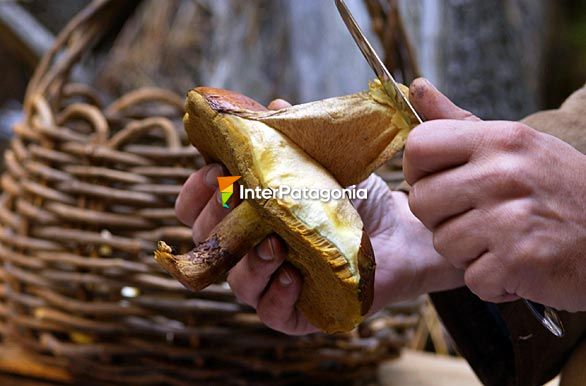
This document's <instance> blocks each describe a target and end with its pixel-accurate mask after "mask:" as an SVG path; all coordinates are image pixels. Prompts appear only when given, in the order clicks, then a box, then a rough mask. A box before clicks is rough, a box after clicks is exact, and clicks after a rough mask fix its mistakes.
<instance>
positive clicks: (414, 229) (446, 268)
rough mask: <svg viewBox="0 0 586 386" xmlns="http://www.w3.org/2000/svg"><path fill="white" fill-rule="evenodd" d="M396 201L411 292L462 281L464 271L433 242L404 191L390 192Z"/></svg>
mask: <svg viewBox="0 0 586 386" xmlns="http://www.w3.org/2000/svg"><path fill="white" fill-rule="evenodd" d="M393 195H394V198H395V201H396V203H397V211H398V213H397V215H398V221H397V224H399V226H398V229H397V231H399V233H400V234H401V240H400V241H399V242H400V243H401V245H402V246H403V248H402V254H403V256H402V260H404V262H405V263H406V264H410V265H411V266H412V269H411V272H412V274H411V276H412V278H411V285H410V287H411V288H410V292H412V294H413V295H414V296H417V295H420V294H424V293H430V292H438V291H445V290H449V289H453V288H458V287H461V286H463V285H464V271H463V270H460V269H457V268H455V267H453V266H452V265H451V264H450V263H449V262H448V261H447V260H446V259H445V258H444V257H442V256H441V255H440V254H439V253H438V252H437V251H436V250H435V248H434V246H433V235H432V233H431V231H429V229H427V228H426V227H425V226H424V225H423V224H422V223H421V221H419V220H418V219H417V218H416V217H415V215H413V213H412V212H411V210H410V209H409V204H408V201H407V195H406V194H405V193H404V192H393Z"/></svg>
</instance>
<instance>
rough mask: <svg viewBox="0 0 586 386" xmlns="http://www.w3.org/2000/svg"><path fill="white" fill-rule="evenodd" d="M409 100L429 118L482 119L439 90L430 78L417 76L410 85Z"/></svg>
mask: <svg viewBox="0 0 586 386" xmlns="http://www.w3.org/2000/svg"><path fill="white" fill-rule="evenodd" d="M409 101H410V102H411V103H412V104H413V107H415V110H417V112H419V113H420V114H421V115H423V116H424V117H425V119H427V120H432V119H456V120H461V121H480V118H478V117H477V116H476V115H474V114H472V113H471V112H469V111H466V110H464V109H461V108H459V107H458V106H456V105H455V104H453V103H452V101H451V100H449V99H448V97H446V96H445V95H444V94H442V93H441V92H439V91H438V89H437V88H435V87H434V86H433V85H432V84H431V83H430V82H429V80H427V79H425V78H417V79H415V80H414V81H413V83H411V86H410V87H409Z"/></svg>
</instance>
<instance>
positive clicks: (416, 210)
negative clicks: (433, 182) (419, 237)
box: [407, 183, 425, 219]
mask: <svg viewBox="0 0 586 386" xmlns="http://www.w3.org/2000/svg"><path fill="white" fill-rule="evenodd" d="M424 196H425V194H424V189H423V185H421V184H420V183H417V184H414V185H413V186H412V187H411V191H410V192H409V196H408V198H407V201H408V203H409V208H410V209H411V212H412V213H413V214H414V215H415V217H417V218H419V219H421V218H422V217H423V215H424V214H425V208H424V207H425V199H424Z"/></svg>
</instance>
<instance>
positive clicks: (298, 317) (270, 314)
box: [256, 265, 317, 335]
mask: <svg viewBox="0 0 586 386" xmlns="http://www.w3.org/2000/svg"><path fill="white" fill-rule="evenodd" d="M301 284H302V283H301V276H300V275H299V273H298V272H297V271H296V270H295V269H293V268H292V267H291V266H287V265H284V266H282V267H281V268H279V270H278V271H277V273H276V274H275V277H274V279H273V280H272V281H271V283H270V285H269V288H268V289H267V291H266V293H264V294H263V295H262V296H261V298H260V300H259V302H258V306H257V309H256V312H257V313H258V316H259V318H260V320H261V321H262V322H263V323H264V324H266V325H267V326H269V327H270V328H272V329H274V330H277V331H281V332H284V333H286V334H293V335H302V334H308V333H311V332H315V331H317V330H316V328H315V327H313V326H312V325H311V324H310V323H309V322H308V321H307V319H305V317H304V316H303V315H302V314H301V312H299V311H298V310H297V309H296V308H295V303H297V299H298V298H299V294H300V292H301Z"/></svg>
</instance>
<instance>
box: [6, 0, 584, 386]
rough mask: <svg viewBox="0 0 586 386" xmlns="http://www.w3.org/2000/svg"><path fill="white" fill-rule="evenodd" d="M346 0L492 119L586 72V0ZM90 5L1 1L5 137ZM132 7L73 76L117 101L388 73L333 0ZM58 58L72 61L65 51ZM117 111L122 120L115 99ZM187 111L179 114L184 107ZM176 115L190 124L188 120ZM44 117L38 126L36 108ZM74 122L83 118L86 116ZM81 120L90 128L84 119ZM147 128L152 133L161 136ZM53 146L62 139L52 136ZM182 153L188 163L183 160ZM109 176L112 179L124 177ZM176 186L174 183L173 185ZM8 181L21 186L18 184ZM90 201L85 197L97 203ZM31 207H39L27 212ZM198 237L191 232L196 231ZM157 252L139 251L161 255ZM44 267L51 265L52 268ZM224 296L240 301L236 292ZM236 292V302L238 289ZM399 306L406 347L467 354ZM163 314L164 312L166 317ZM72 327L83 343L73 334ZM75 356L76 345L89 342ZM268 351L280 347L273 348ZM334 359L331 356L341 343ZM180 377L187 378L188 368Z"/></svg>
mask: <svg viewBox="0 0 586 386" xmlns="http://www.w3.org/2000/svg"><path fill="white" fill-rule="evenodd" d="M346 1H347V3H348V5H349V7H350V9H351V11H352V13H353V14H354V15H355V17H356V18H357V20H358V22H359V23H360V25H361V26H362V27H363V30H364V31H365V32H366V33H367V36H368V38H369V40H370V41H371V42H372V43H374V45H375V46H376V49H377V51H378V52H379V53H381V55H382V56H383V57H384V61H385V63H386V65H387V66H388V68H389V69H390V70H391V71H392V72H393V73H394V75H395V76H396V78H397V79H398V80H399V81H401V82H403V83H405V84H408V83H410V82H411V81H412V80H413V79H414V78H415V77H417V76H425V77H427V78H429V79H430V80H431V81H432V82H433V83H434V84H435V85H436V86H437V87H438V88H439V89H440V90H441V91H443V92H444V93H445V94H447V95H448V96H449V97H450V98H451V99H453V100H454V101H455V102H456V103H457V104H459V105H461V106H462V107H464V108H466V109H468V110H470V111H472V112H473V113H475V114H476V115H478V116H480V117H482V118H485V119H513V120H515V119H521V118H522V117H524V116H526V115H528V114H531V113H533V112H535V111H538V110H542V109H550V108H556V107H558V106H559V105H560V103H562V102H563V100H564V99H565V98H566V97H567V96H568V95H570V94H571V93H572V92H573V91H574V90H576V89H578V88H579V87H581V86H583V85H584V83H585V82H586V0H564V1H554V0H506V1H505V0H346ZM89 3H90V1H88V0H60V1H54V0H23V1H11V0H0V58H1V60H0V74H1V77H0V145H1V147H2V149H4V148H6V147H7V146H8V143H9V141H10V139H11V138H12V137H13V134H12V127H13V125H14V124H15V123H17V122H20V121H21V120H22V119H23V114H22V102H23V99H24V97H25V91H26V87H27V83H28V82H29V80H30V78H31V76H32V74H33V71H34V70H35V68H36V67H37V66H38V65H39V62H40V61H41V58H42V56H43V55H44V54H45V53H46V52H47V51H48V50H50V49H51V47H52V46H53V44H54V43H55V39H56V36H57V34H58V33H59V31H61V30H62V29H63V28H64V27H65V25H66V24H67V22H68V21H69V20H70V19H71V18H73V17H74V16H75V15H76V14H78V13H79V12H80V11H81V10H82V9H83V8H84V7H85V6H87V5H88V4H89ZM119 8H120V14H119V15H118V17H117V21H116V23H114V24H115V25H114V28H111V29H109V30H108V33H107V34H106V36H105V38H104V39H102V40H101V41H100V44H98V45H97V46H96V47H95V49H94V50H93V51H92V52H85V53H84V55H83V58H82V60H81V63H80V65H76V66H75V68H74V70H73V72H72V74H71V79H67V81H70V80H71V81H75V82H81V83H85V84H92V87H93V88H94V90H95V92H96V94H98V96H99V98H100V99H101V100H102V101H105V102H110V101H112V100H114V99H116V98H118V97H119V96H121V95H124V94H127V93H129V92H132V91H133V90H135V89H137V88H140V87H145V86H156V87H160V88H165V89H169V90H171V91H173V92H174V93H177V94H178V95H181V96H182V95H184V94H185V93H186V91H187V90H189V89H191V88H192V87H195V86H198V85H206V86H213V87H223V88H228V89H233V90H235V91H238V92H240V93H243V94H246V95H249V96H251V97H253V98H255V99H257V100H259V101H260V102H262V103H265V104H267V103H268V102H269V101H270V100H272V99H274V98H277V97H279V98H284V99H287V100H289V101H290V102H291V103H303V102H308V101H312V100H318V99H323V98H327V97H331V96H338V95H342V94H348V93H352V92H356V91H360V90H362V89H365V88H366V87H367V83H368V81H369V80H371V79H372V78H373V77H374V74H373V73H372V71H371V69H370V68H369V66H368V65H367V63H366V61H365V60H364V58H363V57H362V56H361V54H360V52H359V51H358V49H357V47H356V46H355V44H354V42H353V40H352V39H351V37H350V35H349V33H348V32H347V31H346V28H345V27H344V25H343V23H342V21H341V19H340V18H339V16H338V13H337V11H336V9H335V6H334V2H333V1H330V0H319V1H317V0H247V1H241V0H166V1H160V0H142V1H127V2H125V3H124V5H123V6H120V7H119ZM66 48H67V47H66ZM63 51H64V52H65V51H67V50H66V49H64V50H63ZM61 55H64V54H63V53H61ZM55 62H56V63H58V62H59V55H57V59H56V60H55ZM179 100H181V99H180V98H179ZM49 102H51V103H53V102H54V101H51V100H49ZM59 103H61V101H56V102H55V103H53V104H54V106H52V107H54V108H55V110H56V111H57V112H59V109H61V108H62V107H63V106H61V105H59ZM104 105H105V106H106V105H107V103H105V104H104ZM103 110H105V111H102V112H104V115H105V116H106V118H107V119H108V121H109V122H110V119H111V118H112V117H110V116H109V115H108V109H103ZM150 113H152V114H153V115H156V114H155V112H151V111H148V112H147V113H145V116H146V115H148V114H150ZM175 115H176V116H175V118H174V119H175V121H178V120H177V119H176V118H177V117H178V116H179V114H175ZM135 118H136V117H134V116H130V115H129V116H125V119H135ZM118 121H121V119H120V117H116V116H114V117H113V118H112V122H118ZM175 121H174V123H175V124H176V126H177V127H178V130H179V131H182V130H181V129H180V126H181V124H180V122H175ZM31 122H32V123H33V125H34V120H31ZM71 127H72V129H74V130H75V129H77V128H76V125H75V124H72V126H71ZM113 127H115V125H114V124H112V128H113ZM79 132H81V133H83V134H87V132H84V131H83V130H81V129H79ZM24 133H25V134H26V132H24ZM21 134H22V133H21ZM25 134H23V138H24V137H26V135H25ZM72 138H74V139H75V138H77V137H75V136H74V137H72ZM61 139H62V138H61ZM66 139H67V138H66ZM146 139H147V140H145V141H144V142H145V143H146V142H150V141H151V140H152V138H151V137H148V138H146ZM27 140H28V139H27ZM159 140H160V137H159ZM183 140H184V138H183ZM55 143H57V144H59V141H55ZM42 144H43V146H46V147H47V148H51V149H53V145H54V143H53V142H51V141H48V142H43V143H42ZM185 145H186V144H185ZM56 146H57V145H56ZM58 146H61V145H58ZM58 146H57V147H58ZM186 147H188V150H192V149H191V147H189V146H187V145H186ZM62 148H63V149H65V150H63V151H64V152H65V153H67V151H69V150H67V149H68V148H67V146H63V147H62ZM14 149H15V151H16V150H18V148H17V147H15V148H14ZM138 150H141V149H138ZM138 150H137V149H136V148H135V149H134V150H129V152H130V153H132V151H135V152H138ZM141 151H142V150H141ZM136 154H141V155H143V156H146V155H145V154H147V153H144V152H143V153H140V152H138V153H136ZM149 154H150V153H149ZM180 156H181V157H184V158H185V159H186V160H187V161H186V162H185V165H188V166H189V167H193V166H194V165H193V162H192V158H193V154H192V153H189V152H184V153H181V155H178V156H177V157H178V158H179V157H180ZM153 157H154V161H155V163H156V164H157V165H159V163H160V162H161V161H160V158H156V157H160V154H159V153H157V154H155V155H154V156H153ZM82 158H83V157H82ZM76 160H78V159H76ZM80 160H81V161H80V162H81V163H83V164H84V166H87V165H93V164H91V162H93V161H92V160H86V159H81V158H80ZM2 162H3V161H2ZM51 162H54V160H51ZM68 162H70V161H68ZM100 162H101V161H100ZM190 162H191V163H190ZM100 165H101V164H100ZM170 165H172V166H173V167H176V160H175V159H174V160H173V162H171V163H170ZM52 166H54V167H55V168H58V167H59V166H55V165H52ZM197 166H199V165H197ZM112 168H114V169H115V167H114V166H113V167H112ZM65 169H67V168H65ZM188 172H189V170H187V173H186V175H188ZM381 173H385V174H384V175H383V177H384V178H385V179H386V180H387V181H389V183H391V184H392V183H396V182H398V181H400V179H401V172H400V159H396V160H394V161H393V162H391V163H390V165H388V167H386V168H385V169H384V170H381ZM32 174H34V173H32ZM178 174H180V173H178ZM184 174H185V173H184ZM164 177H166V176H164ZM179 177H181V178H184V177H185V175H180V176H179ZM179 177H178V180H177V181H179V179H180V178H179ZM92 178H93V177H92ZM149 178H150V177H149ZM49 181H51V180H50V179H49ZM91 181H94V180H91ZM161 181H162V182H160V183H161V184H163V183H169V181H167V180H163V179H162V180H161ZM177 181H174V183H175V182H177ZM94 182H95V181H94ZM179 182H181V181H179ZM104 185H106V186H108V187H111V186H112V184H111V182H110V181H108V182H105V183H104ZM59 186H60V185H59ZM149 187H150V186H149ZM133 188H134V186H133ZM174 188H176V187H174ZM176 191H177V189H175V190H169V192H170V193H168V194H169V196H172V195H173V194H175V193H176ZM8 193H10V194H13V195H14V196H18V194H17V193H18V192H17V193H13V192H8ZM35 194H36V193H35ZM84 194H85V193H84ZM31 197H32V198H31V202H34V203H35V205H42V204H39V203H40V202H42V201H41V200H38V199H37V198H38V197H36V196H34V195H32V196H31ZM84 200H85V196H84ZM5 201H6V202H9V200H5ZM82 201H83V200H80V201H79V202H82ZM170 201H172V200H170ZM83 202H84V203H83V204H79V205H80V206H83V205H86V204H85V201H83ZM89 202H91V201H89ZM9 203H10V202H9ZM10 205H12V204H10ZM10 205H8V206H10ZM170 205H172V204H170ZM98 207H99V208H102V209H100V210H105V209H103V208H104V207H101V206H98ZM105 208H107V206H105ZM11 210H13V211H14V212H17V213H18V212H19V211H23V210H22V209H18V208H17V209H14V208H12V209H11ZM23 212H24V211H23ZM26 216H29V214H28V213H25V214H24V217H26ZM167 220H168V219H167ZM15 222H16V221H15ZM72 224H73V225H71V227H72V228H75V226H78V225H79V224H78V222H77V219H75V221H74V222H73V223H72ZM15 228H17V227H15ZM96 229H98V228H96ZM84 230H86V228H84ZM98 230H100V229H98ZM110 230H111V229H110ZM124 232H125V231H124ZM121 234H123V233H122V231H121ZM189 235H190V234H189V232H188V235H187V239H189V238H190V237H189ZM51 237H52V235H49V236H47V238H49V239H50V238H51ZM144 237H145V239H148V238H147V236H144ZM149 237H150V236H149ZM153 237H155V236H153ZM157 237H158V236H157ZM148 241H149V242H150V240H148ZM149 245H150V244H149ZM67 247H68V248H70V246H69V245H68V246H67ZM71 249H73V247H71ZM147 249H148V248H147ZM148 253H150V250H149V251H148ZM148 253H145V255H144V256H139V259H138V260H140V258H144V260H145V261H150V260H151V257H150V255H148ZM128 256H130V257H129V258H128V259H134V258H135V257H136V256H134V255H132V254H129V255H127V256H126V257H128ZM126 257H125V258H126ZM31 264H32V263H31ZM29 268H30V267H29ZM44 268H45V267H44V266H43V267H41V268H39V270H38V271H39V272H40V274H42V271H43V269H44ZM60 268H62V267H60ZM151 268H152V267H151ZM68 269H69V268H68ZM76 269H77V268H76ZM153 269H154V268H153ZM71 270H72V271H73V270H74V268H71ZM76 272H77V271H76ZM19 280H20V279H19ZM24 282H26V280H24ZM14 283H16V284H14ZM175 284H176V283H175ZM12 285H13V287H14V288H15V289H16V290H15V292H14V293H17V292H18V291H21V290H22V292H26V291H25V290H24V289H23V288H25V287H26V286H22V287H21V286H20V282H18V280H16V279H14V280H13V282H12ZM43 285H44V284H43ZM165 285H167V286H171V284H165ZM172 289H173V291H180V290H182V288H180V289H177V288H175V287H173V288H172ZM83 290H84V291H83V296H81V295H79V294H78V293H76V295H71V296H72V298H75V299H77V296H79V297H80V298H82V299H83V300H84V301H88V300H87V299H91V297H92V296H94V295H93V293H92V291H94V288H93V287H92V286H89V287H87V288H86V287H84V288H83ZM88 294H91V296H90V295H88ZM13 296H14V295H13ZM173 296H176V294H175V293H173ZM181 296H185V297H189V296H192V294H187V295H186V294H183V293H182V295H181ZM222 296H223V298H222V299H228V297H227V295H226V294H225V293H222ZM115 299H116V301H118V298H115ZM12 301H13V302H14V303H15V304H16V303H18V301H15V300H14V299H13V300H12ZM124 301H127V300H126V299H125V300H124ZM229 302H233V300H232V299H231V298H230V300H229ZM31 304H32V303H31ZM190 304H191V303H190ZM37 305H38V304H37V303H34V304H33V306H34V307H36V306H37ZM231 305H232V303H230V306H231ZM33 306H31V307H32V308H34V307H33ZM59 307H61V306H60V305H59V306H57V307H56V308H59ZM249 311H250V310H249ZM222 312H224V313H225V312H226V311H225V310H223V311H222ZM389 315H390V317H389V318H387V319H385V320H384V323H383V322H382V321H380V323H379V325H383V324H384V326H385V328H386V329H387V330H393V331H394V332H393V334H394V335H393V336H394V337H395V339H396V342H400V343H397V344H396V346H397V347H399V346H407V347H410V348H413V349H416V350H427V351H433V352H437V353H441V354H455V349H454V347H453V346H452V344H451V342H450V338H449V337H448V336H446V334H445V332H444V331H443V329H442V327H441V323H440V322H439V321H438V319H437V317H436V316H435V313H434V311H433V308H432V307H431V306H430V305H429V303H428V302H427V300H426V299H424V298H421V299H415V300H414V301H413V302H411V303H410V304H406V305H398V306H397V308H395V309H393V310H391V311H389ZM164 316H165V317H166V316H167V314H164ZM154 318H156V321H157V323H158V322H159V319H160V318H161V315H158V314H157V315H155V316H154ZM186 319H188V320H189V323H193V324H194V325H197V324H198V323H200V320H196V321H193V320H192V318H191V316H189V317H186ZM381 320H382V319H381ZM174 322H176V321H174ZM18 323H20V321H19V322H18ZM18 323H17V324H18ZM177 323H178V322H177ZM185 323H186V324H189V323H187V322H185ZM154 324H155V323H153V325H154ZM161 325H163V324H161ZM157 326H158V325H157ZM66 327H67V328H69V325H66ZM43 328H44V327H43ZM43 328H41V330H43ZM165 328H167V327H165ZM246 328H248V327H246ZM370 328H371V326H370V327H369V329H370ZM381 328H382V327H381ZM369 329H364V331H361V332H360V334H361V335H360V337H361V338H365V340H364V341H363V342H361V343H364V347H362V349H364V350H365V351H367V350H370V349H371V348H372V347H370V346H369V345H370V344H371V343H372V342H371V341H368V339H370V337H371V336H375V335H376V334H375V333H373V332H372V331H370V330H369ZM367 330H368V331H367ZM43 331H44V330H43ZM373 331H374V329H373ZM263 333H264V332H263ZM39 336H41V334H39ZM61 338H63V337H61ZM77 338H79V337H77ZM77 338H76V339H77ZM35 339H36V337H35ZM63 339H64V340H67V341H68V342H69V339H70V338H69V337H67V339H65V338H63ZM76 339H73V338H71V339H70V340H71V341H73V342H74V343H76V344H80V346H82V345H86V344H87V341H86V340H84V339H86V337H84V339H82V340H81V341H80V340H79V339H77V340H76ZM95 339H96V342H100V341H99V340H98V338H95ZM108 339H109V338H108ZM165 339H167V336H165ZM194 339H195V338H194ZM198 339H199V338H198ZM385 339H387V338H385ZM167 340H169V339H167ZM387 340H388V339H387ZM105 341H106V342H108V343H110V342H109V341H108V340H105ZM172 341H173V338H171V339H170V341H169V342H167V343H169V344H170V345H171V344H176V342H172ZM80 342H81V343H80ZM45 343H46V342H45ZM121 344H122V345H123V346H124V345H126V344H127V343H126V342H122V343H121ZM161 344H163V343H161ZM181 344H184V343H181ZM190 344H192V343H191V342H190ZM198 344H199V343H193V344H192V346H189V347H195V346H197V345H198ZM41 346H42V350H41V349H38V350H39V351H42V352H43V353H45V351H46V350H49V351H51V353H52V354H54V355H57V356H58V355H59V354H62V352H61V351H60V349H54V348H50V349H47V347H45V346H43V345H42V344H41ZM36 349H37V348H35V350H36ZM386 349H387V352H385V353H384V355H381V357H383V356H384V357H385V358H388V357H392V356H396V355H397V351H396V350H395V349H396V347H395V346H393V348H392V350H390V349H388V348H386ZM0 351H1V350H0ZM371 351H372V350H371ZM67 355H70V356H71V357H76V356H77V351H76V352H75V353H74V354H71V353H69V354H67ZM173 355H175V352H173ZM303 355H307V353H305V352H304V353H303ZM246 356H247V357H248V354H247V355H246ZM266 357H271V358H272V359H274V358H273V357H274V355H273V354H272V353H269V354H267V355H266ZM325 357H326V358H328V361H329V360H331V353H329V352H328V353H327V354H326V355H325ZM277 359H278V358H277ZM108 360H109V358H108ZM230 360H232V359H230ZM336 360H338V359H336ZM332 361H334V360H332ZM113 362H115V361H113ZM334 362H335V361H334ZM373 362H375V361H374V360H373ZM133 363H134V362H133ZM202 363H203V362H202ZM336 363H337V362H336ZM369 365H370V364H369ZM202 366H203V365H202ZM255 366H258V367H262V366H261V365H258V364H255ZM320 366H321V365H320ZM442 366H443V365H442ZM446 366H448V365H447V364H446ZM132 371H134V367H133V368H132ZM89 372H90V371H89V370H88V373H89ZM176 376H177V377H178V378H180V373H178V372H177V374H176ZM450 384H453V385H455V384H456V383H453V382H452V383H450ZM463 384H464V383H463ZM465 384H470V383H465ZM389 385H390V383H389Z"/></svg>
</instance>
